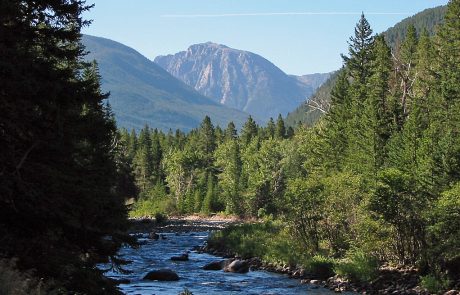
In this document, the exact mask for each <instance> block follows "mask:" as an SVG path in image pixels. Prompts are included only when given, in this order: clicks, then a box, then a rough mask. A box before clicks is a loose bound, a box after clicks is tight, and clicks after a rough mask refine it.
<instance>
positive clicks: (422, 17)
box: [384, 6, 447, 49]
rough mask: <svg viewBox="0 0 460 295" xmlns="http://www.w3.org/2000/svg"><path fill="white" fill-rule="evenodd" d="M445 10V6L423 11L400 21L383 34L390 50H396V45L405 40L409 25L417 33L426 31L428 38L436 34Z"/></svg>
mask: <svg viewBox="0 0 460 295" xmlns="http://www.w3.org/2000/svg"><path fill="white" fill-rule="evenodd" d="M446 9H447V6H438V7H435V8H429V9H425V10H423V11H422V12H419V13H417V14H416V15H414V16H411V17H408V18H406V19H404V20H402V21H400V22H399V23H397V24H396V25H395V26H393V27H391V28H389V29H388V30H387V31H386V32H385V33H384V35H385V40H386V41H387V43H388V45H390V47H391V48H393V49H394V48H396V44H398V43H399V42H401V40H404V39H405V38H406V32H407V28H408V27H409V25H414V27H415V28H416V29H417V32H419V33H420V32H421V31H422V30H423V29H426V30H427V32H428V34H429V35H430V36H432V35H434V34H435V33H436V27H437V26H439V25H440V24H441V23H442V22H443V21H444V15H445V14H446Z"/></svg>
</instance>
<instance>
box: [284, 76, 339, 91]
mask: <svg viewBox="0 0 460 295" xmlns="http://www.w3.org/2000/svg"><path fill="white" fill-rule="evenodd" d="M331 74H332V73H316V74H307V75H303V76H295V75H291V77H293V78H295V79H297V81H299V82H300V83H302V84H304V85H307V86H309V87H310V88H312V89H313V90H315V91H316V90H317V89H318V88H319V87H320V86H321V85H323V84H324V82H326V81H327V80H328V79H329V77H330V76H331Z"/></svg>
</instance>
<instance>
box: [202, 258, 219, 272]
mask: <svg viewBox="0 0 460 295" xmlns="http://www.w3.org/2000/svg"><path fill="white" fill-rule="evenodd" d="M222 268H224V261H223V260H219V261H213V262H210V263H208V264H206V265H205V266H203V269H204V270H221V269H222Z"/></svg>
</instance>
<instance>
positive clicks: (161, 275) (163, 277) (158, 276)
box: [144, 269, 179, 281]
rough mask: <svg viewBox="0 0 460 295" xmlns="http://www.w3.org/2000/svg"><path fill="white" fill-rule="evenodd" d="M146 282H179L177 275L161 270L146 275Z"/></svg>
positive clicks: (167, 270) (170, 271)
mask: <svg viewBox="0 0 460 295" xmlns="http://www.w3.org/2000/svg"><path fill="white" fill-rule="evenodd" d="M144 280H150V281H178V280H179V276H178V275H177V273H175V272H173V271H172V270H170V269H159V270H154V271H151V272H149V273H148V274H146V275H145V277H144Z"/></svg>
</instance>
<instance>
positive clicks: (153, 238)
mask: <svg viewBox="0 0 460 295" xmlns="http://www.w3.org/2000/svg"><path fill="white" fill-rule="evenodd" d="M149 238H150V239H152V240H158V239H159V238H160V236H159V235H158V234H157V233H156V232H151V233H149Z"/></svg>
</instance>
